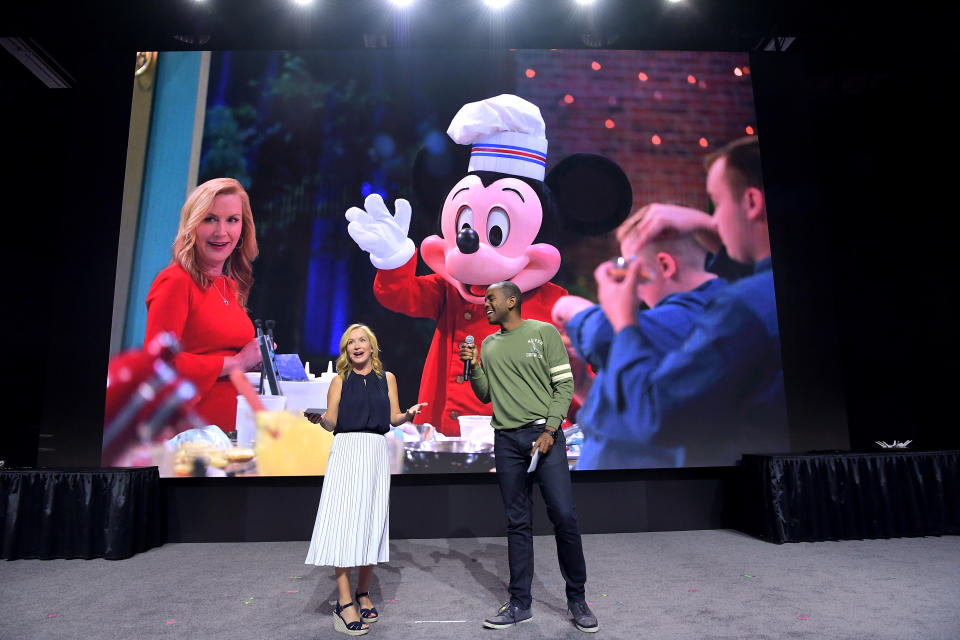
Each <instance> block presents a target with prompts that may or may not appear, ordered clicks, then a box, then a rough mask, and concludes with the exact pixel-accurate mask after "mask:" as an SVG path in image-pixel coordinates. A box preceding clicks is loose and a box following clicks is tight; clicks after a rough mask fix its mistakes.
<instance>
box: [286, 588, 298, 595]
mask: <svg viewBox="0 0 960 640" xmlns="http://www.w3.org/2000/svg"><path fill="white" fill-rule="evenodd" d="M291 593H297V591H296V589H291V590H290V591H287V595H290V594H291Z"/></svg>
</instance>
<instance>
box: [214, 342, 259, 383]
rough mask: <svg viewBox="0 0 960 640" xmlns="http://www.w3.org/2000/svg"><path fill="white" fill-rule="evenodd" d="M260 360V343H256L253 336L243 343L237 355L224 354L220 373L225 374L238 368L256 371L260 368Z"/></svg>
mask: <svg viewBox="0 0 960 640" xmlns="http://www.w3.org/2000/svg"><path fill="white" fill-rule="evenodd" d="M261 362H262V360H261V358H260V345H259V344H257V339H256V338H253V339H252V340H250V342H248V343H247V344H245V345H243V349H240V351H239V353H237V355H235V356H224V358H223V371H221V372H220V375H221V376H225V375H227V374H228V373H230V372H231V371H233V370H234V369H240V370H241V371H256V370H257V369H259V368H260V363H261Z"/></svg>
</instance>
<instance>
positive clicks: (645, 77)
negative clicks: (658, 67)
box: [637, 71, 650, 82]
mask: <svg viewBox="0 0 960 640" xmlns="http://www.w3.org/2000/svg"><path fill="white" fill-rule="evenodd" d="M637 77H638V78H640V82H646V81H647V80H649V79H650V76H648V75H647V74H645V73H644V72H643V71H641V72H640V73H638V74H637Z"/></svg>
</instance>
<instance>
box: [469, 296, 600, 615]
mask: <svg viewBox="0 0 960 640" xmlns="http://www.w3.org/2000/svg"><path fill="white" fill-rule="evenodd" d="M521 302H522V300H521V293H520V288H519V287H517V285H515V284H514V283H512V282H508V281H507V282H497V283H494V284H492V285H490V286H489V287H487V291H486V296H485V298H484V311H485V312H486V314H487V320H488V321H489V322H490V324H496V325H499V326H500V330H499V331H498V332H497V333H494V334H491V335H489V336H487V337H486V338H485V339H484V341H483V343H482V344H481V346H480V353H482V354H483V359H482V360H481V359H479V358H478V352H477V346H476V345H475V344H466V343H464V344H461V345H460V359H461V360H463V361H464V362H470V363H471V366H472V371H471V374H470V385H471V387H472V388H473V392H474V393H475V394H476V396H477V398H479V399H480V400H481V401H482V402H492V403H493V419H492V420H491V425H492V426H493V428H494V429H495V430H496V436H495V441H494V457H495V460H496V466H497V481H498V483H499V485H500V494H501V496H502V498H503V507H504V511H505V512H506V516H507V556H508V560H509V563H510V588H509V591H510V599H509V600H508V601H507V602H506V603H504V604H503V605H502V606H501V607H500V609H499V610H498V611H497V613H496V614H495V615H494V616H492V617H490V618H487V619H486V620H484V622H483V626H485V627H488V628H491V629H503V628H506V627H510V626H513V625H516V624H519V623H521V622H527V621H529V620H531V619H532V618H533V614H532V613H531V611H530V607H531V603H532V598H531V595H530V586H531V583H532V581H533V513H532V510H531V507H532V501H531V492H532V488H533V483H534V482H535V481H536V482H539V483H540V492H541V494H542V495H543V499H544V502H545V503H546V505H547V514H548V515H549V517H550V521H551V522H552V523H553V530H554V534H555V536H556V540H557V557H558V559H559V561H560V573H561V574H562V575H563V579H564V581H565V582H566V593H567V605H568V608H569V610H570V612H571V614H572V615H573V618H574V623H575V624H576V626H577V628H578V629H580V630H581V631H586V632H594V631H597V630H598V629H599V628H600V627H599V624H598V623H597V618H596V616H595V615H594V614H593V612H592V611H590V608H589V607H588V606H587V603H586V600H585V597H584V594H585V591H584V583H585V582H586V579H587V570H586V563H585V562H584V559H583V546H582V544H581V540H580V527H579V525H578V524H577V515H576V510H575V508H574V505H573V488H572V486H571V483H570V467H569V464H568V462H567V450H566V442H565V440H564V436H563V431H562V430H561V429H560V423H561V421H562V420H563V417H564V416H565V415H566V414H567V410H568V409H569V407H570V400H571V398H572V397H573V374H572V373H571V371H570V360H569V358H568V356H567V351H566V349H565V347H564V345H563V340H562V339H561V338H560V333H559V332H558V331H557V329H556V328H555V327H554V326H553V325H552V324H549V323H547V322H540V321H538V320H524V319H523V317H522V316H521V312H520V306H521ZM534 455H536V457H537V464H536V467H535V469H533V471H529V472H528V469H529V467H530V466H531V461H532V456H534Z"/></svg>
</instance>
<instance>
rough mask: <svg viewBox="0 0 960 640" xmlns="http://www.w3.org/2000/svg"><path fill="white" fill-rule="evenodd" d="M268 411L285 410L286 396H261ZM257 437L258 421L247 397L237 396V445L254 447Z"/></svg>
mask: <svg viewBox="0 0 960 640" xmlns="http://www.w3.org/2000/svg"><path fill="white" fill-rule="evenodd" d="M260 401H261V402H262V403H263V406H264V407H265V408H266V409H267V411H283V410H284V409H285V408H286V407H287V398H286V396H260ZM256 439H257V423H256V420H255V419H254V417H253V411H251V410H250V405H249V403H247V399H246V398H244V397H243V396H237V446H238V447H252V446H253V443H254V441H256Z"/></svg>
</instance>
